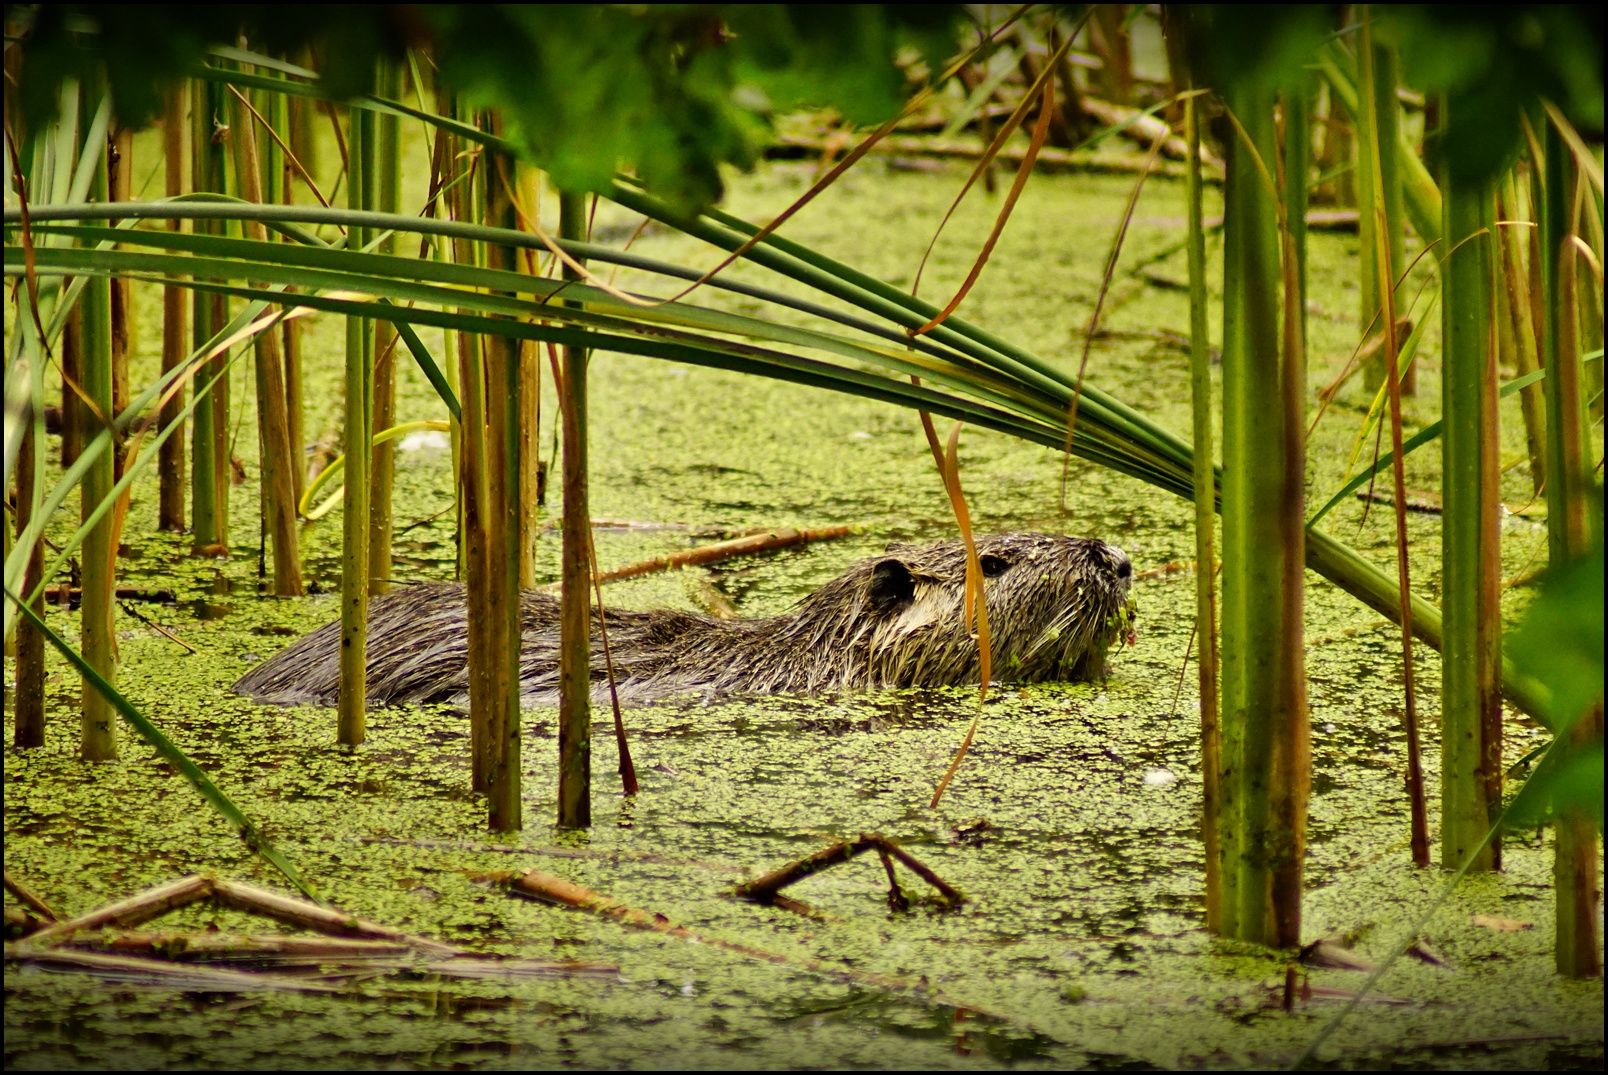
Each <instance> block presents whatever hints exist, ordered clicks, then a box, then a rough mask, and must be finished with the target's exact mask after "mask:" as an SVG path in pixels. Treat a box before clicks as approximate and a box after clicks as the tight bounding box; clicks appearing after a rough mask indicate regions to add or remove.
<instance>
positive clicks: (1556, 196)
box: [1538, 121, 1603, 978]
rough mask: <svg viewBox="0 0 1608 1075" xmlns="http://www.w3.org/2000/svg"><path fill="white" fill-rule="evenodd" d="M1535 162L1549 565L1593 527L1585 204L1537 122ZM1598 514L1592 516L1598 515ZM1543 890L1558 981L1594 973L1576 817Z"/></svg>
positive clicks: (1590, 900) (1558, 845) (1593, 833)
mask: <svg viewBox="0 0 1608 1075" xmlns="http://www.w3.org/2000/svg"><path fill="white" fill-rule="evenodd" d="M1542 138H1543V139H1544V143H1543V149H1542V156H1543V158H1544V160H1543V165H1542V167H1543V169H1544V172H1543V174H1544V176H1545V180H1544V183H1543V199H1542V201H1541V204H1540V206H1539V208H1540V213H1539V217H1540V224H1541V226H1540V228H1539V229H1538V230H1539V231H1540V233H1541V243H1542V250H1543V252H1544V254H1545V261H1544V264H1543V267H1542V282H1541V287H1542V296H1543V302H1544V303H1545V307H1546V310H1547V312H1548V324H1547V330H1546V339H1545V353H1546V368H1547V378H1546V382H1547V386H1546V396H1547V490H1546V491H1547V538H1548V547H1549V551H1550V553H1551V558H1552V563H1553V564H1555V565H1556V564H1563V563H1566V562H1568V561H1569V560H1571V559H1574V558H1575V557H1578V556H1582V555H1584V554H1585V553H1586V551H1587V550H1588V549H1589V548H1590V547H1591V544H1592V541H1593V538H1594V536H1595V535H1594V533H1593V531H1594V530H1596V529H1597V528H1598V527H1600V521H1599V519H1597V518H1593V514H1594V513H1593V505H1592V499H1593V498H1592V496H1591V493H1592V485H1593V482H1592V476H1591V463H1590V456H1589V453H1588V450H1587V444H1588V442H1587V440H1586V436H1587V432H1588V430H1589V429H1590V426H1589V425H1588V424H1587V422H1586V415H1585V407H1584V401H1583V400H1582V399H1581V395H1580V384H1581V380H1582V374H1581V369H1580V348H1579V305H1580V303H1579V272H1578V262H1579V257H1578V255H1577V252H1576V248H1575V246H1574V243H1573V236H1574V235H1575V234H1576V232H1577V231H1578V230H1579V221H1580V212H1581V208H1582V202H1583V200H1584V197H1585V191H1584V189H1583V185H1584V181H1585V180H1584V177H1583V176H1581V175H1580V173H1579V170H1578V169H1577V168H1575V167H1574V166H1573V160H1572V158H1571V157H1570V155H1569V152H1568V149H1567V147H1565V145H1564V144H1563V140H1562V139H1561V138H1560V137H1559V136H1558V131H1557V128H1556V127H1554V126H1553V125H1552V123H1551V122H1550V121H1547V122H1545V130H1544V133H1543V135H1542ZM1598 510H1600V509H1598ZM1602 734H1603V711H1602V703H1601V702H1600V701H1599V702H1598V703H1597V705H1596V707H1595V709H1594V711H1593V712H1591V713H1589V714H1587V715H1586V716H1585V717H1582V718H1581V719H1580V720H1579V721H1577V722H1576V724H1575V726H1574V727H1573V728H1572V729H1571V730H1570V732H1569V735H1570V736H1571V738H1572V740H1573V742H1572V744H1571V745H1572V746H1575V747H1576V748H1581V747H1584V746H1586V745H1588V744H1590V743H1591V742H1592V741H1593V740H1595V741H1597V742H1601V739H1602ZM1554 832H1555V841H1554V849H1553V854H1554V858H1553V867H1552V871H1553V873H1552V876H1553V887H1554V890H1555V896H1556V899H1557V903H1556V915H1557V918H1556V925H1557V940H1556V947H1555V948H1554V951H1553V957H1554V962H1555V964H1556V966H1557V969H1558V973H1559V974H1562V975H1566V976H1568V977H1570V978H1594V977H1597V976H1599V975H1601V974H1602V957H1601V954H1600V947H1601V943H1602V941H1601V936H1600V933H1599V930H1600V926H1599V924H1598V923H1599V918H1600V915H1601V899H1602V895H1601V881H1600V878H1601V872H1600V871H1601V864H1600V862H1599V860H1598V854H1597V837H1598V833H1597V828H1596V825H1595V824H1594V823H1593V821H1592V820H1591V818H1590V817H1589V816H1587V815H1586V813H1585V812H1584V811H1583V810H1581V809H1579V808H1573V809H1570V810H1567V811H1566V812H1564V814H1563V815H1562V816H1561V817H1559V818H1558V820H1557V822H1556V823H1555V825H1554Z"/></svg>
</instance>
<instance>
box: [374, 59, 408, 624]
mask: <svg viewBox="0 0 1608 1075" xmlns="http://www.w3.org/2000/svg"><path fill="white" fill-rule="evenodd" d="M378 92H379V94H380V96H382V97H387V98H391V99H393V100H394V99H397V98H400V97H401V96H402V69H401V67H399V66H397V65H396V64H394V63H391V62H383V63H381V65H380V77H379V86H378ZM375 126H376V128H377V130H376V137H377V138H378V142H377V144H376V146H375V159H374V168H375V176H374V183H375V191H376V194H377V197H378V199H379V204H378V208H379V210H380V212H382V213H395V212H397V211H398V210H399V209H400V208H401V205H402V196H401V190H402V186H401V184H402V120H401V117H399V116H394V115H381V116H379V117H378V118H377V119H376V121H375ZM396 251H397V238H396V236H395V235H392V236H390V237H389V238H387V239H385V240H384V241H382V242H381V243H380V248H379V253H382V254H395V253H396ZM397 342H398V341H397V337H396V329H395V327H394V326H393V325H392V324H391V323H390V322H389V321H376V322H374V355H375V358H374V428H375V429H390V428H391V427H392V426H394V425H395V424H396V349H397ZM372 451H373V458H372V461H371V464H370V465H371V468H372V469H371V479H370V490H371V493H370V501H369V593H371V594H380V593H385V592H386V591H387V590H389V589H390V588H391V489H392V486H393V485H394V484H395V480H396V444H395V443H394V442H392V441H386V442H385V443H384V444H376V445H375V446H374V448H373V449H372Z"/></svg>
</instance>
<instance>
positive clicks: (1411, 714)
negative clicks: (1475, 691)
mask: <svg viewBox="0 0 1608 1075" xmlns="http://www.w3.org/2000/svg"><path fill="white" fill-rule="evenodd" d="M1371 27H1372V22H1371V20H1369V19H1367V18H1364V20H1363V24H1362V47H1361V48H1360V49H1359V52H1360V54H1361V55H1360V57H1359V59H1360V62H1361V67H1362V73H1363V75H1362V83H1363V87H1364V89H1363V91H1362V92H1363V95H1364V97H1365V98H1367V99H1371V97H1369V95H1371V93H1372V89H1373V84H1374V72H1373V47H1372V41H1373V36H1372V28H1371ZM1370 148H1371V150H1372V153H1371V159H1370V160H1368V161H1367V162H1365V164H1366V165H1367V167H1369V168H1370V169H1372V170H1373V182H1374V188H1375V189H1376V190H1380V189H1383V183H1384V180H1383V179H1382V178H1381V175H1382V173H1381V165H1380V161H1379V146H1378V139H1374V140H1373V144H1372V146H1371V147H1370ZM1373 212H1374V221H1375V227H1374V241H1375V245H1376V246H1377V247H1378V249H1377V250H1376V251H1375V257H1376V258H1377V263H1378V264H1381V265H1389V264H1390V260H1389V259H1390V250H1389V248H1388V246H1387V243H1388V241H1389V240H1388V236H1389V227H1388V222H1387V220H1386V216H1385V205H1384V201H1383V199H1380V198H1376V199H1375V200H1374V204H1373ZM1378 282H1379V305H1380V308H1381V310H1382V311H1383V312H1384V315H1385V323H1386V324H1388V325H1394V324H1395V323H1396V299H1395V288H1394V287H1392V286H1391V285H1392V280H1391V279H1390V274H1389V273H1381V274H1379V281H1378ZM1382 335H1383V337H1384V341H1385V346H1384V353H1385V384H1386V389H1387V391H1388V392H1389V396H1390V446H1391V450H1392V453H1393V455H1392V459H1391V476H1392V478H1393V480H1394V482H1395V494H1396V495H1395V509H1396V510H1395V516H1396V520H1395V521H1396V584H1397V586H1398V587H1399V588H1400V592H1401V621H1400V622H1401V650H1402V685H1403V696H1404V699H1403V700H1404V714H1403V720H1404V722H1405V724H1406V730H1407V796H1408V801H1409V806H1410V812H1411V827H1412V831H1411V843H1412V855H1413V864H1414V865H1416V866H1420V867H1427V866H1428V865H1429V816H1428V811H1427V808H1426V806H1425V802H1424V770H1423V760H1422V758H1421V757H1420V752H1419V744H1418V691H1417V684H1416V677H1415V669H1414V667H1413V629H1412V618H1413V610H1412V600H1411V594H1412V589H1411V577H1410V571H1409V568H1408V562H1407V499H1406V498H1407V476H1406V470H1405V465H1404V460H1403V457H1402V435H1401V396H1402V385H1401V381H1400V377H1401V372H1400V369H1399V361H1398V355H1397V351H1396V339H1395V333H1393V332H1386V333H1383V334H1382Z"/></svg>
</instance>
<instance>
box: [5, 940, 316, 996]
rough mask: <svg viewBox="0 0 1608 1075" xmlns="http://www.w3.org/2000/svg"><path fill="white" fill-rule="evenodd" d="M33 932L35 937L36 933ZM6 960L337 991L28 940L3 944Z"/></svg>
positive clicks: (183, 985) (172, 980) (220, 986)
mask: <svg viewBox="0 0 1608 1075" xmlns="http://www.w3.org/2000/svg"><path fill="white" fill-rule="evenodd" d="M34 936H36V937H37V936H38V934H35V935H34ZM32 940H33V938H29V941H30V942H31V941H32ZM6 962H7V963H11V962H17V963H43V964H49V965H52V966H58V967H66V968H68V969H70V970H78V971H86V972H88V973H90V974H99V975H101V976H103V977H111V978H119V979H124V980H126V979H128V978H130V977H140V978H149V979H153V980H155V981H157V982H160V983H161V984H163V985H167V986H169V987H171V988H175V989H191V990H205V991H207V992H216V993H255V992H259V991H262V990H287V991H291V992H298V993H338V992H340V989H339V988H338V987H336V986H330V985H319V984H317V983H314V982H304V981H298V980H297V979H295V978H286V977H281V976H279V975H274V974H262V973H257V972H249V971H238V970H226V969H224V968H221V967H195V966H190V965H188V964H182V963H169V962H167V961H166V960H162V959H142V958H140V957H138V956H114V955H106V954H104V953H101V952H81V951H77V950H74V949H70V948H69V949H62V948H35V947H33V946H32V944H31V943H30V944H8V945H6Z"/></svg>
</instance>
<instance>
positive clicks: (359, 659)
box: [339, 108, 375, 747]
mask: <svg viewBox="0 0 1608 1075" xmlns="http://www.w3.org/2000/svg"><path fill="white" fill-rule="evenodd" d="M374 121H375V116H374V113H372V112H370V111H368V110H367V109H359V108H354V109H352V110H351V120H350V129H349V131H348V133H347V143H348V149H347V152H348V156H349V165H348V170H347V177H346V197H347V205H348V207H349V208H351V209H358V210H368V209H373V208H374V150H375V145H374V143H375V132H374V126H375V122H374ZM347 236H348V245H349V246H350V247H351V248H352V249H354V250H361V249H363V248H365V247H366V246H367V245H368V243H369V240H370V238H371V236H370V234H369V229H368V228H365V227H362V226H358V225H354V226H353V227H352V228H351V229H350V230H349V231H348V233H347ZM373 361H374V322H372V321H370V320H369V319H367V318H364V317H355V316H348V317H347V319H346V438H345V441H346V445H345V446H346V479H345V489H346V494H345V499H344V501H343V506H342V510H341V514H342V519H341V524H342V526H341V689H340V702H339V722H340V724H339V740H340V743H341V745H342V746H347V747H356V746H361V745H362V743H363V737H364V721H365V711H366V708H367V702H368V684H367V678H366V677H367V657H368V595H369V562H368V551H369V451H370V448H371V441H372V440H373V437H374V419H373V405H374V401H373V398H372V395H371V391H372V388H373Z"/></svg>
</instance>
